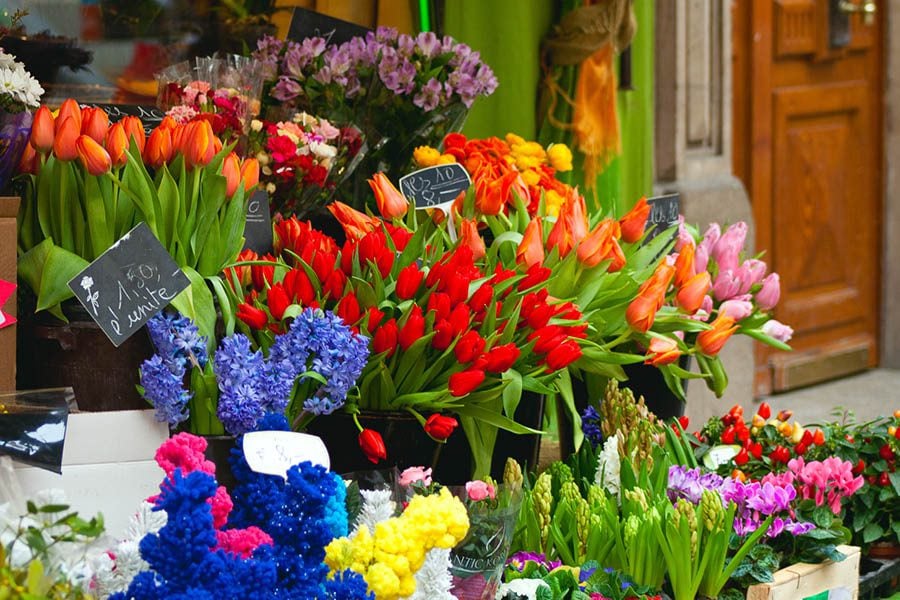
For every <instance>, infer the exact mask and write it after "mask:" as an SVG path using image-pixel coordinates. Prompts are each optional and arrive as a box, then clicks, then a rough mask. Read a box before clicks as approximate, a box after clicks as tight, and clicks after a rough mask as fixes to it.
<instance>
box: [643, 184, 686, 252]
mask: <svg viewBox="0 0 900 600" xmlns="http://www.w3.org/2000/svg"><path fill="white" fill-rule="evenodd" d="M647 204H649V205H650V216H649V217H648V218H647V227H646V229H647V231H648V232H649V233H647V237H646V238H644V243H647V242H649V241H650V240H652V239H653V238H655V237H656V236H658V235H659V234H660V233H662V232H663V231H665V230H666V229H668V228H669V227H671V226H672V225H675V224H676V223H678V215H680V214H681V196H680V195H678V194H667V195H665V196H656V197H654V198H647ZM651 227H653V229H650V228H651Z"/></svg>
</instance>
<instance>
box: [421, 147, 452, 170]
mask: <svg viewBox="0 0 900 600" xmlns="http://www.w3.org/2000/svg"><path fill="white" fill-rule="evenodd" d="M413 160H415V161H416V164H417V165H419V166H420V167H423V168H424V167H433V166H434V165H446V164H448V163H454V162H456V158H455V157H454V156H452V155H451V154H441V153H440V151H439V150H438V149H436V148H432V147H431V146H418V147H417V148H416V149H415V150H413Z"/></svg>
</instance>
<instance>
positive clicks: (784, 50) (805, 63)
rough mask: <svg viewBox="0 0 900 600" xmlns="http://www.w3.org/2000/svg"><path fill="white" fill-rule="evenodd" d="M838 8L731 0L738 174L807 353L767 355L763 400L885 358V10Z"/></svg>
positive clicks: (800, 348) (760, 355) (761, 372)
mask: <svg viewBox="0 0 900 600" xmlns="http://www.w3.org/2000/svg"><path fill="white" fill-rule="evenodd" d="M857 2H858V3H856V2H854V5H855V6H856V7H858V8H861V7H862V0H857ZM837 3H838V2H837V0H735V1H733V2H732V23H733V24H734V28H733V31H734V39H733V42H734V43H733V67H734V68H733V73H734V87H733V92H734V95H733V108H734V136H733V140H734V148H733V156H734V170H735V173H736V174H737V176H738V177H739V178H741V179H742V181H743V182H744V184H745V186H746V187H747V189H748V191H749V193H750V198H751V202H752V204H753V214H754V218H755V221H756V247H757V249H758V250H765V251H766V260H767V261H768V262H769V264H770V266H771V267H772V268H773V269H774V270H775V271H777V272H778V273H780V275H781V285H782V295H781V303H780V304H779V306H778V308H777V309H776V312H775V316H776V318H777V319H779V320H780V321H783V322H785V323H788V324H789V325H791V326H792V327H793V328H794V332H795V333H794V339H793V341H792V342H791V345H792V346H793V347H794V352H791V353H784V352H773V351H771V350H770V349H768V348H765V347H762V346H761V345H760V347H759V348H758V349H757V356H756V364H757V366H756V390H755V391H756V393H757V395H764V394H767V393H769V392H771V391H780V390H785V389H790V388H794V387H799V386H803V385H808V384H810V383H815V382H818V381H822V380H825V379H830V378H833V377H839V376H842V375H846V374H849V373H852V372H855V371H860V370H863V369H865V368H867V367H872V366H875V365H876V363H877V360H878V350H877V349H878V323H879V302H878V295H879V292H880V289H881V281H880V265H879V256H880V227H881V215H882V212H881V189H882V166H881V161H882V152H881V143H882V138H881V128H882V123H881V116H882V100H881V95H882V94H881V90H882V40H883V37H882V32H883V25H882V23H883V14H882V13H883V9H884V6H883V5H884V2H883V1H881V2H877V3H874V4H873V6H874V7H875V8H876V9H877V12H875V13H874V18H871V17H872V16H873V15H869V18H864V17H863V16H862V15H861V14H858V13H857V14H852V15H850V16H849V17H843V16H842V15H840V14H837V13H835V15H837V16H834V15H833V14H832V12H831V11H832V10H836V5H837ZM832 4H834V5H835V7H832ZM869 8H871V6H870V7H869ZM844 18H846V20H843V21H841V20H840V19H844ZM842 24H843V25H844V26H846V29H844V30H843V31H842V30H841V25H842Z"/></svg>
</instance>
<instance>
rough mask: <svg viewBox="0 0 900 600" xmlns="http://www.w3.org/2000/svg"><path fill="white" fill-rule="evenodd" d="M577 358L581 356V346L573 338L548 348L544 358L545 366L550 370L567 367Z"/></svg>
mask: <svg viewBox="0 0 900 600" xmlns="http://www.w3.org/2000/svg"><path fill="white" fill-rule="evenodd" d="M579 358H581V347H580V346H579V345H578V343H577V342H575V341H574V340H566V341H565V342H563V343H561V344H559V345H558V346H556V347H555V348H553V349H552V350H550V352H548V353H547V356H546V357H545V359H544V360H545V362H546V363H547V368H549V369H550V370H551V371H558V370H560V369H564V368H565V367H568V366H569V365H570V364H572V363H573V362H575V361H576V360H578V359H579Z"/></svg>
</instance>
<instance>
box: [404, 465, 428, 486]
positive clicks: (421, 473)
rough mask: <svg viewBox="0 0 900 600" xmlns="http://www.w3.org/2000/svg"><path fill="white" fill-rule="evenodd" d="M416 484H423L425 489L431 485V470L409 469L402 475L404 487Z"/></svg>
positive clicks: (421, 468)
mask: <svg viewBox="0 0 900 600" xmlns="http://www.w3.org/2000/svg"><path fill="white" fill-rule="evenodd" d="M416 482H422V485H424V486H425V487H428V486H429V485H431V469H426V468H425V467H409V468H408V469H404V471H403V472H402V473H400V485H402V486H403V487H407V486H410V485H412V484H414V483H416Z"/></svg>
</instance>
